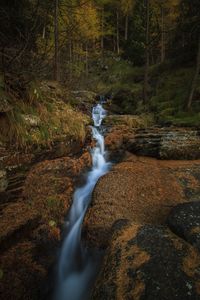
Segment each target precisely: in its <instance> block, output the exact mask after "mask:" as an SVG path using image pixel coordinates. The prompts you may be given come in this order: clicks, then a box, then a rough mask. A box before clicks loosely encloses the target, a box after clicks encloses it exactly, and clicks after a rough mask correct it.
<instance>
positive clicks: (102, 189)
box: [84, 155, 200, 247]
mask: <svg viewBox="0 0 200 300" xmlns="http://www.w3.org/2000/svg"><path fill="white" fill-rule="evenodd" d="M199 167H200V161H160V160H156V159H152V158H145V157H136V156H133V155H129V156H127V157H126V158H125V161H124V162H122V163H119V164H118V165H116V166H114V167H113V169H112V170H111V171H110V172H109V173H108V174H106V175H105V176H103V177H102V178H101V179H100V180H99V181H98V183H97V185H96V187H95V189H94V192H93V200H92V203H91V207H90V208H89V210H88V213H87V216H86V220H85V230H84V233H85V238H86V239H87V240H88V241H89V242H90V243H92V244H94V245H97V246H101V247H106V246H107V243H108V239H109V234H110V229H111V227H112V225H113V224H114V223H115V221H117V220H118V219H124V218H125V219H128V220H131V221H133V222H136V223H140V224H146V223H148V224H162V223H165V221H166V218H167V216H168V214H169V212H170V210H171V208H172V207H174V206H176V205H177V204H180V203H183V202H187V201H190V200H191V199H192V198H193V196H195V197H196V195H199V190H200V187H199V180H198V179H197V178H196V176H197V174H199V175H200V168H199Z"/></svg>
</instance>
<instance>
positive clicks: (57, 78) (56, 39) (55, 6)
mask: <svg viewBox="0 0 200 300" xmlns="http://www.w3.org/2000/svg"><path fill="white" fill-rule="evenodd" d="M54 51H55V52H54V79H55V80H56V81H58V80H59V66H58V0H54Z"/></svg>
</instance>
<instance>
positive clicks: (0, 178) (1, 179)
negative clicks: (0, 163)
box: [0, 170, 8, 192]
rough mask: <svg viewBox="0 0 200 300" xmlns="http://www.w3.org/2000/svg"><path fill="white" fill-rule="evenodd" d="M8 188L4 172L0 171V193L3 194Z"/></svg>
mask: <svg viewBox="0 0 200 300" xmlns="http://www.w3.org/2000/svg"><path fill="white" fill-rule="evenodd" d="M7 187H8V180H7V174H6V171H4V170H0V192H4V191H5V190H6V189H7Z"/></svg>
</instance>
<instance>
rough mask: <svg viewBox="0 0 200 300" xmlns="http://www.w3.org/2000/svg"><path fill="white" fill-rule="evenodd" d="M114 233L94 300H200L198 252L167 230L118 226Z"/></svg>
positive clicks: (153, 226)
mask: <svg viewBox="0 0 200 300" xmlns="http://www.w3.org/2000/svg"><path fill="white" fill-rule="evenodd" d="M122 223H123V222H122ZM113 229H114V234H113V237H112V239H111V242H110V247H109V249H108V252H107V255H106V256H105V259H104V262H103V266H102V269H101V272H100V274H99V276H98V280H97V282H96V285H95V287H94V290H93V295H92V297H91V299H92V300H99V299H104V300H121V299H123V300H129V299H132V300H164V299H170V300H199V299H200V288H199V287H200V273H199V268H200V255H199V253H198V251H197V250H196V249H195V248H193V247H192V246H191V245H189V244H188V243H186V242H185V241H184V240H182V239H181V238H179V237H178V236H176V235H175V234H173V233H172V232H170V230H169V229H168V228H166V227H165V226H158V225H135V224H127V225H125V226H124V225H122V226H120V224H119V222H118V224H115V226H114V228H113Z"/></svg>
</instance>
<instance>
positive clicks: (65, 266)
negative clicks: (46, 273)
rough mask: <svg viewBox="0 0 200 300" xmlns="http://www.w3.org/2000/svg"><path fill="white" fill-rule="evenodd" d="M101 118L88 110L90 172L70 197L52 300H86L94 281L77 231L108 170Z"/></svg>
mask: <svg viewBox="0 0 200 300" xmlns="http://www.w3.org/2000/svg"><path fill="white" fill-rule="evenodd" d="M105 116H106V111H105V110H104V109H103V107H102V105H101V104H97V105H96V106H95V107H94V108H93V110H92V118H93V122H94V126H92V136H93V139H95V140H96V146H95V147H94V148H93V149H92V151H91V155H92V170H91V171H90V172H88V174H87V181H86V184H85V185H84V186H83V187H81V188H78V189H77V190H76V191H75V193H74V196H73V203H72V207H71V210H70V213H69V219H68V222H67V225H66V226H67V229H68V234H67V236H66V238H65V239H64V241H63V245H62V248H61V253H60V257H59V262H58V276H57V287H56V294H55V300H86V299H88V292H89V287H90V282H91V281H92V278H93V277H94V269H95V266H94V264H95V263H94V261H93V259H92V258H91V257H90V255H88V253H87V251H86V249H84V248H83V246H82V245H81V228H82V223H83V220H84V217H85V214H86V211H87V208H88V206H89V204H90V199H91V195H92V191H93V189H94V187H95V185H96V183H97V181H98V179H99V178H100V177H101V176H103V175H104V174H106V173H107V172H108V170H109V168H110V163H108V162H106V159H105V147H104V137H103V134H102V133H101V128H100V126H101V123H102V120H103V119H104V118H105Z"/></svg>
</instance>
